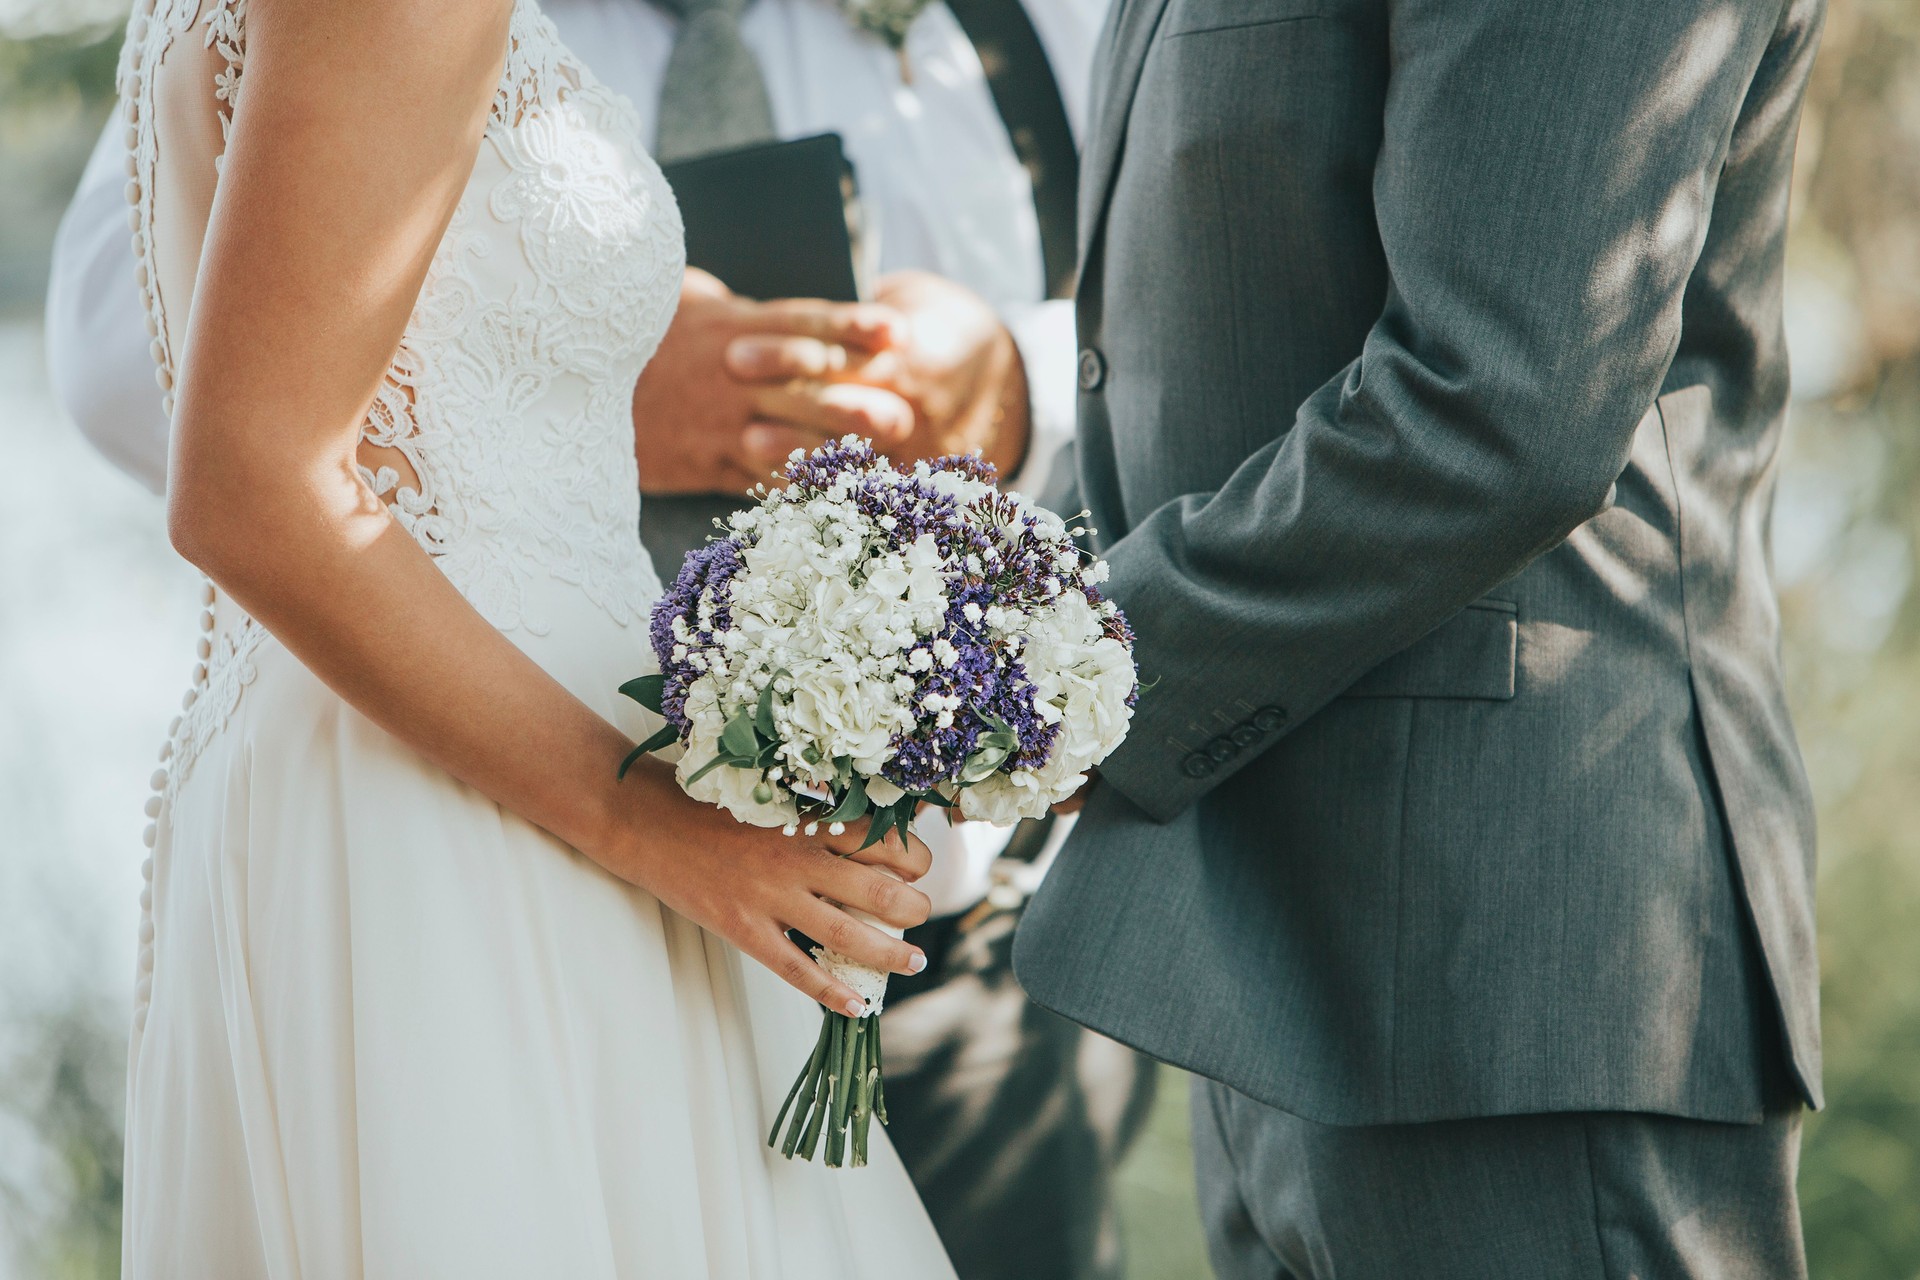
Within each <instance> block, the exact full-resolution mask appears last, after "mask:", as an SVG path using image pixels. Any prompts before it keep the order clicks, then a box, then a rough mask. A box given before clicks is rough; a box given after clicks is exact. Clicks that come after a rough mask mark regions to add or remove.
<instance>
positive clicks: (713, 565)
mask: <svg viewBox="0 0 1920 1280" xmlns="http://www.w3.org/2000/svg"><path fill="white" fill-rule="evenodd" d="M785 474H786V479H787V481H788V484H787V485H786V487H784V488H781V489H775V490H772V491H768V490H767V489H766V488H765V487H764V486H762V487H761V488H759V489H757V490H756V491H755V492H756V496H757V498H758V502H757V504H756V505H755V506H753V507H750V508H748V509H747V510H745V511H742V512H740V513H738V514H736V515H734V516H733V517H732V518H731V520H730V521H729V523H728V527H727V530H726V535H725V536H723V537H720V538H717V539H715V540H714V541H712V542H710V543H708V544H707V545H706V546H705V547H702V548H700V549H698V550H696V551H693V552H691V553H690V554H689V555H688V556H687V559H686V563H685V565H684V566H683V567H682V568H681V570H680V575H679V577H678V579H676V580H675V582H674V584H673V586H672V588H671V589H669V590H668V591H667V593H666V594H665V595H664V596H663V597H662V598H661V600H660V601H659V603H658V604H657V605H656V606H655V607H654V611H653V628H652V639H653V648H654V652H655V654H656V655H657V656H658V658H659V660H660V674H658V675H654V676H644V677H641V678H640V679H638V680H631V681H628V682H627V683H626V684H625V685H622V686H621V690H622V692H624V693H626V694H627V695H628V696H629V697H632V698H634V699H635V700H637V701H639V702H640V703H641V704H642V705H644V706H647V707H649V708H651V709H652V710H654V711H656V712H658V713H659V714H661V715H662V716H664V717H665V718H666V720H667V726H666V727H665V728H664V729H662V730H661V731H660V732H659V733H658V734H656V735H655V736H654V737H652V738H651V739H649V740H648V741H646V742H644V743H641V744H640V746H639V747H637V748H635V749H634V752H633V754H632V755H630V756H629V757H628V758H627V760H626V762H625V763H623V764H622V765H621V771H622V772H623V773H624V772H625V770H626V769H627V768H628V767H630V766H631V765H632V763H633V762H634V760H636V759H638V758H639V757H640V756H641V755H643V754H644V753H646V752H648V751H654V750H659V749H661V748H663V747H668V746H671V745H673V744H674V743H679V744H681V745H682V746H684V748H685V750H684V751H683V752H682V754H681V756H680V759H679V763H678V765H677V769H678V777H679V780H680V783H681V785H682V786H683V787H685V788H686V790H687V792H688V794H690V795H692V796H693V797H694V798H696V799H700V800H707V801H711V802H712V803H714V804H716V805H719V806H721V807H723V808H725V809H727V810H728V811H729V812H731V813H732V814H733V815H734V816H735V817H737V818H739V819H740V820H741V821H742V822H750V823H754V824H757V825H760V826H777V827H782V828H784V829H785V830H786V831H787V832H788V833H789V834H792V833H793V832H795V831H797V830H798V829H799V828H800V827H801V826H802V825H806V826H807V828H808V830H809V831H810V832H811V831H812V830H815V829H816V827H815V824H819V823H826V824H829V826H830V827H831V829H832V830H833V832H834V834H839V832H840V831H841V830H843V829H844V826H843V824H847V823H853V822H857V821H860V820H862V819H865V820H867V821H868V822H869V824H870V825H869V827H868V829H867V835H866V840H867V843H868V844H873V843H875V842H877V841H879V840H881V839H883V838H885V836H886V835H887V833H888V832H889V831H893V830H898V831H899V832H900V833H901V835H902V837H903V838H904V837H905V835H906V831H907V826H908V824H909V823H910V822H911V821H912V820H913V817H914V814H915V813H916V812H917V811H918V810H919V809H920V807H921V806H922V805H934V806H939V807H941V808H946V809H949V810H954V809H957V810H958V811H959V813H960V815H961V816H962V817H965V818H971V819H978V820H981V821H985V822H989V823H994V824H996V825H1011V824H1013V823H1015V822H1018V821H1019V820H1020V819H1022V818H1038V817H1041V816H1043V815H1045V814H1046V812H1047V811H1048V809H1049V808H1050V807H1051V806H1052V805H1054V804H1057V803H1059V802H1060V801H1063V800H1066V799H1067V798H1068V797H1070V796H1072V795H1073V794H1074V793H1075V792H1076V791H1077V790H1079V788H1080V786H1081V784H1082V783H1083V782H1085V780H1086V771H1087V770H1088V769H1089V768H1091V767H1093V766H1094V765H1096V764H1098V763H1099V762H1100V761H1101V760H1103V759H1105V758H1106V756H1107V755H1108V754H1109V753H1110V752H1112V751H1113V749H1114V748H1115V747H1116V746H1118V745H1119V743H1120V740H1121V739H1122V738H1123V737H1124V736H1125V735H1126V731H1127V723H1128V721H1129V720H1130V719H1131V717H1132V714H1133V704H1134V701H1135V699H1136V697H1137V696H1138V689H1139V686H1138V681H1137V679H1136V677H1135V673H1134V665H1133V637H1132V633H1131V632H1130V631H1129V630H1128V629H1127V622H1126V619H1125V618H1124V617H1123V616H1121V613H1120V611H1119V609H1118V608H1117V607H1116V606H1115V605H1114V604H1113V603H1112V602H1110V601H1107V600H1105V599H1103V598H1102V597H1101V594H1100V589H1099V584H1100V582H1101V581H1102V580H1104V578H1105V577H1106V566H1105V565H1104V564H1102V563H1100V562H1099V561H1093V560H1089V559H1088V558H1087V557H1085V556H1083V555H1082V553H1081V552H1080V551H1079V549H1078V548H1077V547H1076V546H1075V545H1074V543H1073V541H1072V536H1071V533H1070V531H1069V530H1068V529H1067V527H1066V525H1065V523H1064V522H1062V521H1061V520H1060V518H1059V517H1058V516H1055V515H1053V514H1052V513H1050V512H1047V511H1044V510H1041V509H1039V508H1037V507H1034V506H1031V505H1029V504H1028V503H1027V502H1026V501H1025V500H1024V499H1023V498H1021V497H1020V495H1018V494H1015V493H1002V492H1000V491H999V490H998V489H996V488H995V487H994V479H995V474H994V469H993V468H992V467H991V466H989V465H988V464H986V463H985V462H983V461H981V460H980V459H979V458H978V457H976V456H964V457H950V458H941V459H938V460H936V461H933V462H918V463H915V464H914V465H913V466H912V468H911V469H899V468H896V467H894V466H893V465H892V464H890V463H889V462H888V461H887V459H886V458H884V457H881V456H879V455H877V454H876V453H875V452H874V451H873V448H872V446H871V445H870V444H868V443H867V442H866V441H863V440H860V439H858V438H857V437H854V436H847V437H845V438H844V439H842V440H840V441H838V442H837V443H832V444H827V445H823V446H822V447H820V448H818V449H816V450H814V451H813V452H812V453H811V454H803V453H801V452H800V451H798V450H795V452H794V454H793V456H792V458H791V459H790V460H789V461H788V464H787V467H786V473H785ZM1071 532H1072V533H1078V532H1080V531H1079V530H1074V531H1071ZM856 914H860V913H856ZM862 918H863V919H867V920H868V922H869V923H877V922H874V921H872V919H871V918H870V917H866V916H864V915H863V916H862ZM880 927H882V928H884V927H885V926H880ZM889 931H890V932H894V933H896V934H897V932H898V931H897V930H889ZM813 954H814V956H815V958H816V959H817V960H819V962H820V963H821V965H822V966H823V967H825V968H826V969H827V970H828V971H829V972H830V973H832V974H833V975H834V976H835V977H836V978H838V979H840V980H841V981H844V982H846V983H847V984H848V985H849V986H851V987H852V988H853V989H854V990H855V991H857V992H858V993H859V994H860V995H862V996H863V997H865V998H866V1001H867V1009H866V1012H865V1013H864V1014H863V1015H862V1016H861V1017H859V1018H850V1017H848V1016H847V1015H845V1014H842V1013H835V1012H832V1011H828V1012H827V1013H826V1016H825V1021H824V1022H823V1023H822V1025H821V1029H820V1037H819V1040H818V1042H817V1043H816V1044H815V1045H814V1049H813V1055H812V1057H811V1058H810V1059H809V1060H808V1062H807V1065H806V1067H805V1069H804V1070H803V1071H802V1072H801V1073H800V1077H799V1079H798V1080H796V1081H795V1082H794V1086H793V1089H792V1090H791V1091H790V1092H789V1093H788V1095H787V1100H786V1102H785V1104H784V1105H782V1107H781V1108H780V1114H779V1116H778V1117H776V1119H775V1120H774V1125H773V1132H772V1133H771V1134H769V1135H768V1139H767V1141H768V1145H769V1146H777V1147H778V1148H779V1149H780V1151H781V1153H782V1154H784V1155H786V1156H788V1157H792V1156H794V1155H796V1154H797V1155H799V1156H800V1157H801V1158H802V1159H812V1157H813V1153H814V1150H815V1149H816V1146H817V1145H818V1143H819V1141H820V1137H821V1134H822V1132H823V1131H824V1132H825V1134H826V1152H825V1159H826V1163H827V1164H829V1165H833V1166H838V1165H840V1164H841V1163H843V1160H845V1159H846V1158H847V1156H848V1149H847V1148H848V1138H849V1130H850V1131H851V1163H852V1164H853V1165H854V1166H856V1167H858V1166H860V1165H863V1164H865V1163H866V1156H867V1135H868V1126H869V1123H870V1121H871V1119H872V1117H874V1116H876V1115H877V1116H878V1117H879V1118H880V1121H881V1123H882V1124H884V1123H886V1095H885V1091H884V1088H883V1085H882V1083H881V1075H880V1072H881V1056H880V1035H879V1028H878V1024H877V1021H876V1019H875V1015H877V1014H878V1013H879V1012H880V1008H881V1004H882V1000H883V997H884V995H885V992H886V983H887V975H886V974H885V973H884V972H880V971H877V970H873V969H869V968H867V967H866V966H864V965H860V964H857V963H855V962H853V961H851V960H849V959H848V958H846V957H845V956H841V955H839V954H837V953H835V952H833V951H831V950H828V949H827V948H824V947H817V948H815V950H814V953H813ZM796 1103H798V1107H797V1109H796V1106H795V1104H796ZM789 1112H791V1113H792V1120H791V1123H790V1124H787V1126H786V1134H785V1137H784V1139H783V1138H782V1137H781V1126H782V1124H783V1123H786V1122H787V1119H788V1113H789Z"/></svg>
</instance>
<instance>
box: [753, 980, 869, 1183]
mask: <svg viewBox="0 0 1920 1280" xmlns="http://www.w3.org/2000/svg"><path fill="white" fill-rule="evenodd" d="M876 1117H877V1118H878V1119H879V1121H880V1123H881V1124H883V1125H884V1124H885V1123H886V1122H887V1098H886V1081H885V1077H884V1075H883V1071H882V1066H881V1060H880V1020H879V1018H878V1017H877V1016H876V1017H865V1018H849V1017H847V1016H846V1015H845V1014H842V1013H831V1012H828V1013H825V1014H824V1015H823V1016H822V1018H821V1021H820V1035H819V1038H818V1039H816V1040H815V1041H814V1044H813V1053H812V1054H811V1055H810V1056H809V1057H808V1058H807V1065H806V1066H805V1067H804V1068H803V1069H802V1070H801V1072H800V1076H799V1078H798V1079H797V1080H795V1081H794V1082H793V1088H791V1089H790V1090H788V1091H787V1097H786V1101H784V1102H783V1103H781V1104H780V1114H779V1115H777V1116H776V1117H774V1121H773V1129H772V1130H771V1132H769V1133H768V1134H767V1145H768V1146H769V1147H774V1146H777V1147H779V1149H780V1154H781V1155H783V1156H785V1157H786V1158H787V1159H789V1160H791V1159H793V1158H794V1157H795V1156H798V1157H799V1158H800V1159H802V1160H811V1159H813V1156H814V1152H816V1151H819V1152H821V1160H822V1161H823V1162H824V1163H825V1164H826V1165H827V1166H828V1167H829V1168H833V1169H838V1168H840V1167H841V1166H842V1165H843V1164H844V1165H849V1166H851V1167H852V1168H855V1169H859V1168H862V1167H864V1166H865V1165H866V1163H867V1157H868V1153H869V1152H870V1151H871V1149H872V1129H873V1121H874V1119H875V1118H876ZM783 1125H784V1126H785V1128H786V1137H785V1139H784V1140H782V1139H781V1136H780V1130H781V1127H782V1126H783ZM823 1136H824V1139H825V1141H824V1144H823V1142H822V1138H823Z"/></svg>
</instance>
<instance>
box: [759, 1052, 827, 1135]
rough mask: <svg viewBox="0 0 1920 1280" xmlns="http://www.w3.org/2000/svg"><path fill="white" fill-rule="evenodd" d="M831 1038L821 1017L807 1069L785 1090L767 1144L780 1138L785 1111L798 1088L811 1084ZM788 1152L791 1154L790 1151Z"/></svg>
mask: <svg viewBox="0 0 1920 1280" xmlns="http://www.w3.org/2000/svg"><path fill="white" fill-rule="evenodd" d="M831 1038H832V1036H831V1031H830V1029H829V1028H828V1026H827V1024H826V1020H825V1019H822V1020H821V1022H820V1037H819V1039H817V1040H815V1041H814V1042H813V1056H812V1057H811V1058H809V1059H807V1069H806V1070H805V1071H802V1072H801V1073H800V1077H799V1079H797V1080H795V1081H794V1082H793V1088H791V1089H789V1090H787V1100H786V1101H785V1102H783V1103H781V1104H780V1114H779V1115H777V1116H775V1117H774V1118H773V1130H772V1132H770V1133H768V1134H767V1145H768V1146H770V1147H771V1146H773V1145H774V1144H775V1143H777V1142H778V1141H779V1140H780V1126H781V1125H782V1124H783V1123H785V1121H786V1118H787V1112H788V1110H790V1109H791V1108H792V1106H793V1100H794V1099H795V1098H797V1097H799V1096H800V1090H801V1089H803V1088H807V1087H808V1086H810V1085H812V1084H813V1082H814V1077H815V1076H817V1075H819V1074H820V1060H821V1059H822V1058H824V1057H825V1056H826V1054H827V1041H828V1040H829V1039H831ZM809 1096H811V1090H809ZM788 1145H789V1146H791V1145H792V1144H791V1143H789V1144H788ZM788 1154H791V1152H789V1153H788Z"/></svg>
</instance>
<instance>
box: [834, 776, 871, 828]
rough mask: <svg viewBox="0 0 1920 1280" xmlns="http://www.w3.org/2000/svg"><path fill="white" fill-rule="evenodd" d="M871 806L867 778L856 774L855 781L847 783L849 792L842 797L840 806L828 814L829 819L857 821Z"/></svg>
mask: <svg viewBox="0 0 1920 1280" xmlns="http://www.w3.org/2000/svg"><path fill="white" fill-rule="evenodd" d="M869 807H870V806H869V802H868V800H867V780H866V779H865V778H863V777H861V776H860V775H859V774H855V775H854V777H853V781H852V782H850V783H848V784H847V794H846V795H845V796H844V797H842V799H841V801H840V806H839V808H837V809H835V810H834V811H833V812H832V813H830V814H828V815H827V821H828V822H857V821H859V820H860V819H861V818H863V817H865V816H866V813H867V809H868V808H869Z"/></svg>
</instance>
